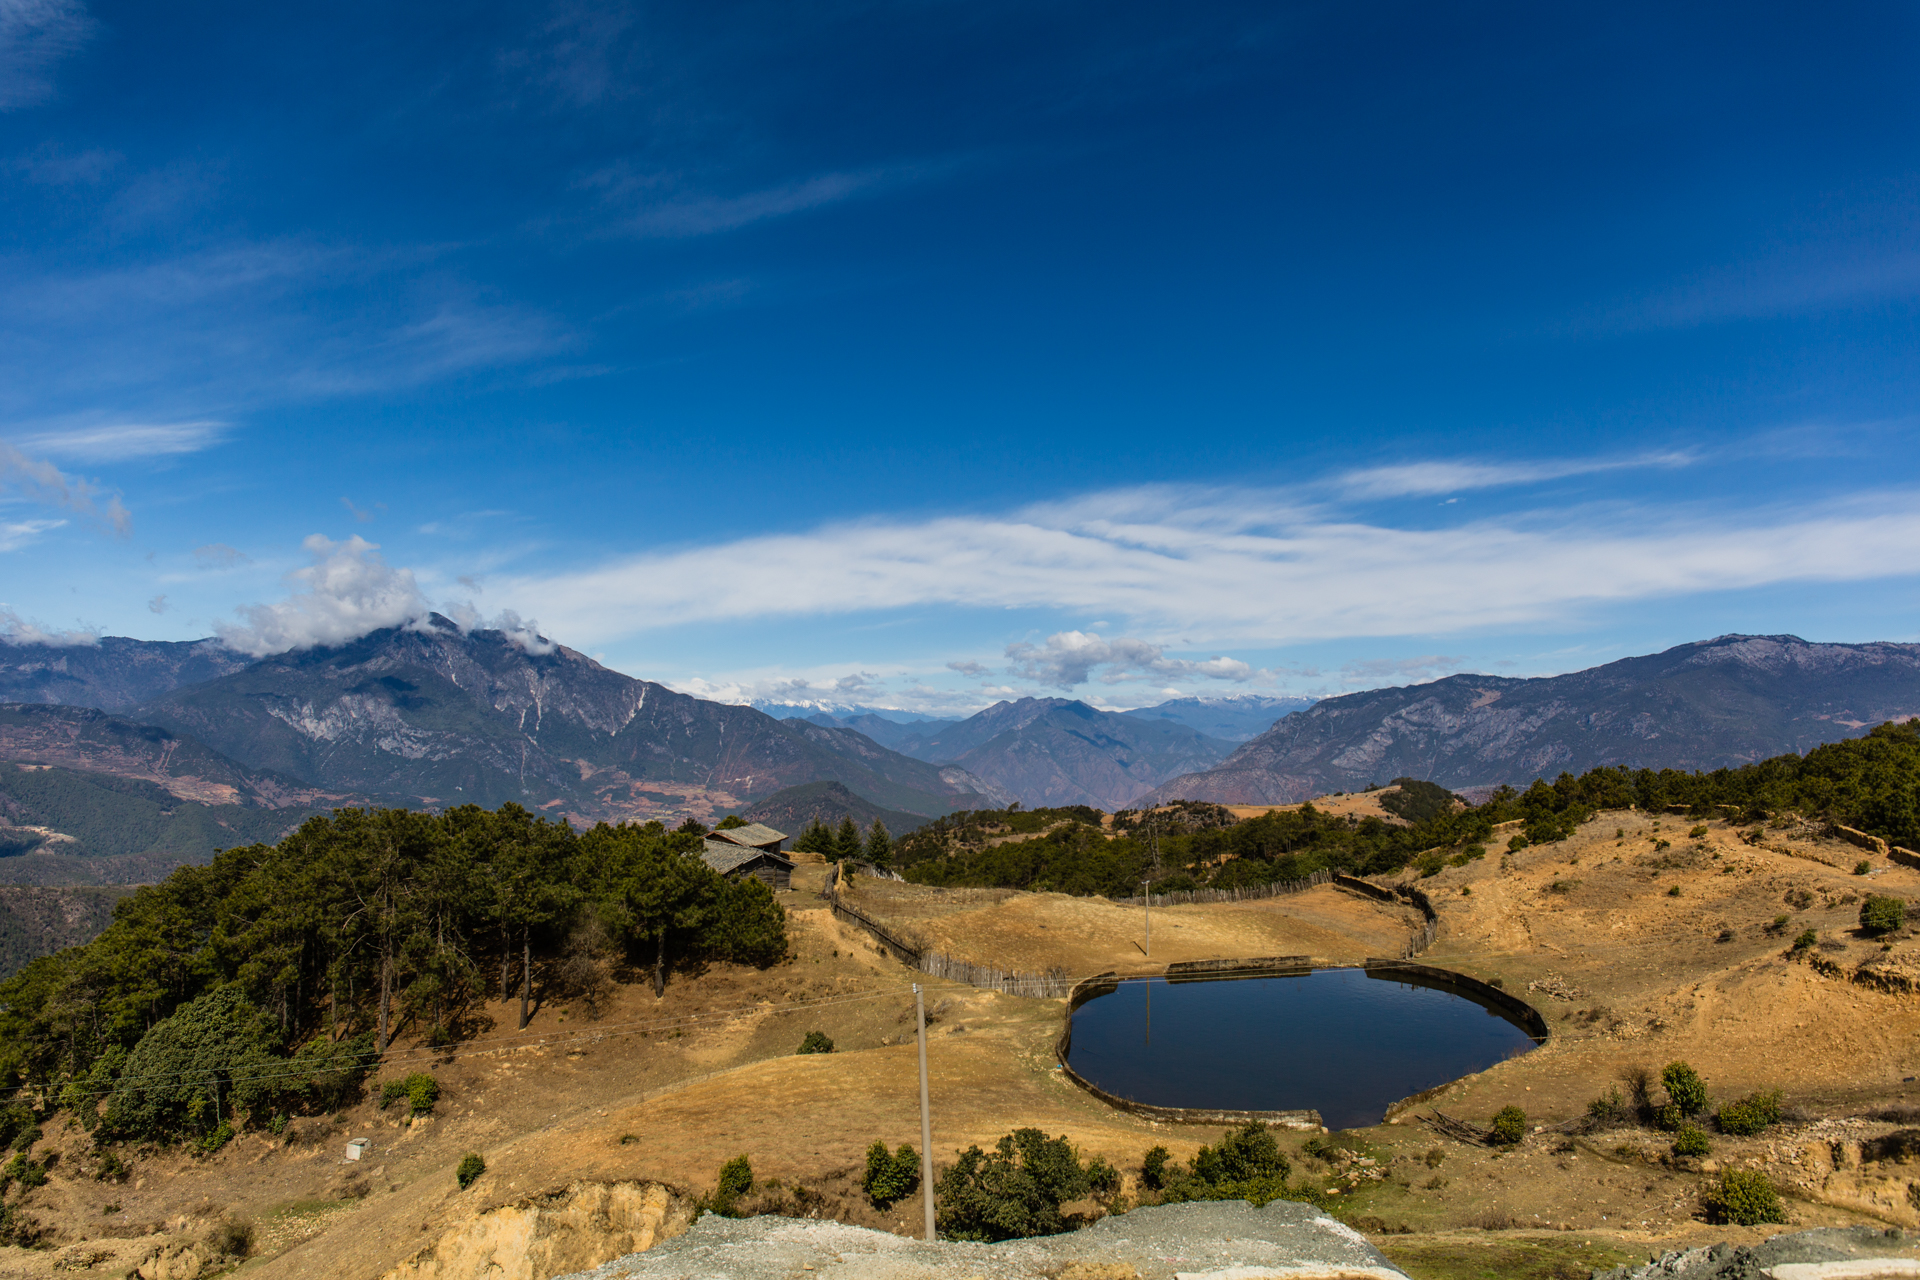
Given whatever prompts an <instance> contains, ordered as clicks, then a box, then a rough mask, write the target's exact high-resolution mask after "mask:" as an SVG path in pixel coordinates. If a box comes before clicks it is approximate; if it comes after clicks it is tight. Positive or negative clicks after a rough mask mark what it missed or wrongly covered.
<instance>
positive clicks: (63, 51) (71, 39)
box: [0, 0, 94, 111]
mask: <svg viewBox="0 0 1920 1280" xmlns="http://www.w3.org/2000/svg"><path fill="white" fill-rule="evenodd" d="M93 26H94V23H93V19H91V18H90V17H88V16H87V10H86V6H85V5H82V4H78V3H75V0H0V111H7V110H11V109H13V108H15V107H26V106H32V105H33V104H34V103H36V102H41V101H44V100H45V99H46V98H48V97H49V96H51V95H52V93H53V68H54V65H55V64H56V63H58V62H59V61H60V59H62V58H64V57H66V56H67V55H68V54H70V53H73V52H74V51H75V50H77V49H79V47H80V46H81V45H83V44H85V43H86V40H87V37H88V36H89V35H90V34H92V32H93Z"/></svg>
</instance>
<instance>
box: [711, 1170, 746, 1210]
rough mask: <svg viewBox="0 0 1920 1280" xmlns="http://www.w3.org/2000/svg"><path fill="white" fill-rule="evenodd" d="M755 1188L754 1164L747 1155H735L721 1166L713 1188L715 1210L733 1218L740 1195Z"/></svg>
mask: <svg viewBox="0 0 1920 1280" xmlns="http://www.w3.org/2000/svg"><path fill="white" fill-rule="evenodd" d="M751 1190H753V1165H752V1163H751V1162H750V1161H749V1160H748V1159H747V1158H746V1157H745V1156H735V1157H734V1158H733V1159H731V1160H729V1161H727V1162H726V1163H725V1164H723V1165H721V1166H720V1177H719V1180H718V1182H717V1183H716V1184H715V1186H714V1190H713V1201H712V1204H713V1211H714V1212H715V1213H717V1214H719V1215H720V1216H721V1217H723V1218H731V1217H732V1216H733V1214H734V1209H735V1207H736V1206H737V1205H738V1204H739V1202H740V1197H741V1196H744V1195H746V1194H747V1192H749V1191H751Z"/></svg>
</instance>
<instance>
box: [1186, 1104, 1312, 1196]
mask: <svg viewBox="0 0 1920 1280" xmlns="http://www.w3.org/2000/svg"><path fill="white" fill-rule="evenodd" d="M1191 1167H1192V1169H1193V1176H1194V1177H1196V1178H1198V1179H1200V1181H1202V1182H1211V1183H1222V1182H1251V1181H1254V1180H1256V1179H1260V1178H1278V1179H1281V1180H1282V1181H1284V1180H1285V1179H1286V1176H1287V1175H1288V1174H1289V1173H1291V1172H1293V1166H1292V1165H1291V1164H1289V1163H1288V1161H1287V1158H1286V1156H1284V1155H1282V1154H1281V1153H1280V1144H1279V1143H1278V1142H1276V1141H1275V1140H1274V1136H1273V1131H1272V1130H1270V1129H1268V1128H1267V1126H1266V1124H1265V1122H1264V1121H1260V1120H1252V1121H1249V1122H1248V1123H1246V1124H1245V1125H1242V1126H1241V1127H1240V1128H1238V1129H1230V1130H1228V1131H1227V1132H1226V1133H1223V1134H1221V1135H1220V1141H1219V1143H1218V1144H1216V1145H1214V1146H1211V1147H1202V1148H1200V1150H1199V1151H1198V1152H1197V1153H1195V1155H1194V1157H1193V1163H1192V1166H1191Z"/></svg>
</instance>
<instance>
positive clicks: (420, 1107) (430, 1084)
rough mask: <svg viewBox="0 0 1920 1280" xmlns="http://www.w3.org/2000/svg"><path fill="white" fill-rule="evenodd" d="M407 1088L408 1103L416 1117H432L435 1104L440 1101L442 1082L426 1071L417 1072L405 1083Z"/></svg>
mask: <svg viewBox="0 0 1920 1280" xmlns="http://www.w3.org/2000/svg"><path fill="white" fill-rule="evenodd" d="M404 1083H405V1085H406V1088H407V1102H408V1103H409V1104H410V1105H411V1106H412V1107H413V1114H414V1115H416V1116H424V1115H431V1114H432V1113H433V1104H434V1103H436V1102H438V1101H440V1082H439V1081H438V1080H435V1079H434V1078H433V1077H432V1076H430V1075H428V1074H427V1073H426V1072H424V1071H416V1072H414V1073H413V1074H412V1075H410V1076H408V1077H407V1078H406V1080H405V1081H404Z"/></svg>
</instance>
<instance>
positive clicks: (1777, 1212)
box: [1702, 1169, 1787, 1227]
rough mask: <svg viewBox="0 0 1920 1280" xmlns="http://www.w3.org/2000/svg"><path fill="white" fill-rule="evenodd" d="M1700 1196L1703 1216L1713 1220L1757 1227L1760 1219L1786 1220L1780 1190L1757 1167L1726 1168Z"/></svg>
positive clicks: (1763, 1220) (1767, 1220) (1764, 1220)
mask: <svg viewBox="0 0 1920 1280" xmlns="http://www.w3.org/2000/svg"><path fill="white" fill-rule="evenodd" d="M1702 1199H1703V1200H1704V1201H1705V1207H1706V1210H1707V1217H1708V1218H1709V1219H1711V1220H1712V1221H1714V1222H1730V1223H1734V1224H1736V1225H1738V1226H1742V1227H1757V1226H1759V1225H1760V1224H1761V1223H1763V1222H1785V1221H1786V1220H1787V1214H1786V1210H1785V1209H1784V1208H1783V1207H1782V1206H1781V1204H1780V1193H1779V1192H1777V1191H1775V1190H1774V1189H1773V1184H1772V1183H1771V1182H1769V1181H1767V1176H1766V1175H1765V1174H1764V1173H1761V1172H1760V1171H1759V1170H1757V1169H1728V1170H1727V1171H1726V1172H1724V1173H1722V1174H1721V1175H1720V1177H1719V1180H1718V1181H1716V1182H1714V1183H1713V1184H1712V1185H1710V1186H1709V1187H1708V1188H1707V1190H1706V1193H1705V1194H1704V1195H1703V1196H1702Z"/></svg>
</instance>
